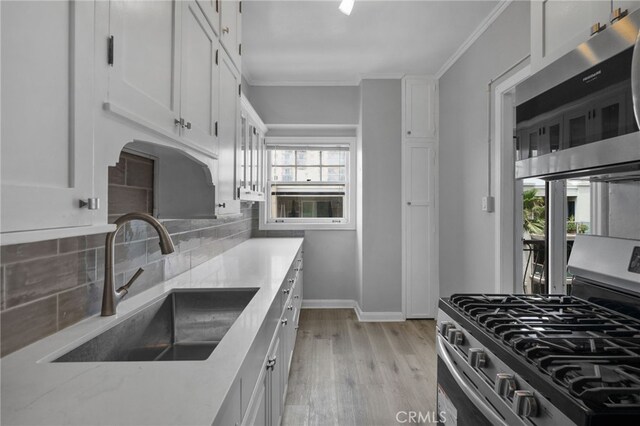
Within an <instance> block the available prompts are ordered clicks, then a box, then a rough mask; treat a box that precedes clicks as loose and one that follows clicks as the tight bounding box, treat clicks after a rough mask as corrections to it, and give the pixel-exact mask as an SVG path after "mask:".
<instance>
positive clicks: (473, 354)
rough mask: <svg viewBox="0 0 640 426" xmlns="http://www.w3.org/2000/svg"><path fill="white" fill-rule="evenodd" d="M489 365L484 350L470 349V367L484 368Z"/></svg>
mask: <svg viewBox="0 0 640 426" xmlns="http://www.w3.org/2000/svg"><path fill="white" fill-rule="evenodd" d="M486 364H487V354H486V353H485V352H484V349H482V348H469V365H470V366H472V367H474V368H483V367H484V366H485V365H486Z"/></svg>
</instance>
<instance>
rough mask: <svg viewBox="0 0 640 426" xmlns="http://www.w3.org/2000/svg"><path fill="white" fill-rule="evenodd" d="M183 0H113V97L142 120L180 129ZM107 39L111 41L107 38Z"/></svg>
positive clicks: (111, 99) (175, 130) (173, 130)
mask: <svg viewBox="0 0 640 426" xmlns="http://www.w3.org/2000/svg"><path fill="white" fill-rule="evenodd" d="M181 6H182V2H180V1H175V0H174V1H166V0H159V1H111V2H110V3H109V8H110V11H109V18H110V21H109V28H110V29H109V31H110V34H109V36H111V37H113V40H112V45H113V50H112V52H113V54H112V58H113V59H112V65H111V67H110V72H109V94H108V102H109V103H112V104H113V105H114V106H115V107H118V108H120V109H122V110H124V111H126V112H127V113H128V114H129V115H131V116H132V117H134V118H135V120H136V121H138V122H139V123H142V124H145V125H146V126H149V127H153V128H157V129H160V130H162V131H164V132H168V133H174V134H176V135H177V134H178V133H179V131H180V129H179V126H176V124H175V120H176V119H178V120H179V119H180V90H179V89H180V88H179V85H180V56H181V53H180V48H181V42H180V36H181V32H180V15H181V12H182V8H181ZM106 42H107V40H105V43H106Z"/></svg>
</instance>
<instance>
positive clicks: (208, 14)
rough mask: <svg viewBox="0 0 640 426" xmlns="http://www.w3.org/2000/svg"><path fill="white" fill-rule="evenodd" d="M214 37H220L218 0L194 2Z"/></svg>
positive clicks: (197, 0)
mask: <svg viewBox="0 0 640 426" xmlns="http://www.w3.org/2000/svg"><path fill="white" fill-rule="evenodd" d="M196 3H198V6H200V9H202V13H204V16H205V18H206V19H207V21H208V22H209V25H211V28H213V31H214V32H215V33H216V35H220V0H196Z"/></svg>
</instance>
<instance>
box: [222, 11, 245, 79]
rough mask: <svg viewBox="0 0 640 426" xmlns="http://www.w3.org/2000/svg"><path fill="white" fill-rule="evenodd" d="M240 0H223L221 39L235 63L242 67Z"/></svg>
mask: <svg viewBox="0 0 640 426" xmlns="http://www.w3.org/2000/svg"><path fill="white" fill-rule="evenodd" d="M240 7H241V6H240V2H239V1H238V0H221V5H220V8H221V16H220V22H221V23H220V27H221V28H220V32H221V34H220V41H221V42H222V45H223V46H224V48H225V49H226V50H227V53H228V54H229V56H230V57H231V60H232V61H233V63H234V64H235V65H236V66H237V67H238V68H240V40H241V39H242V29H241V23H242V15H241V14H240Z"/></svg>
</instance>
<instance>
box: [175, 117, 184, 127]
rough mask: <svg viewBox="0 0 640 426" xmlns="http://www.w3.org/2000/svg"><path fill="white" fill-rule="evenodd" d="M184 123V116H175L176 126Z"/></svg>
mask: <svg viewBox="0 0 640 426" xmlns="http://www.w3.org/2000/svg"><path fill="white" fill-rule="evenodd" d="M183 123H184V118H174V119H173V124H174V125H176V126H182V125H183Z"/></svg>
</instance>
